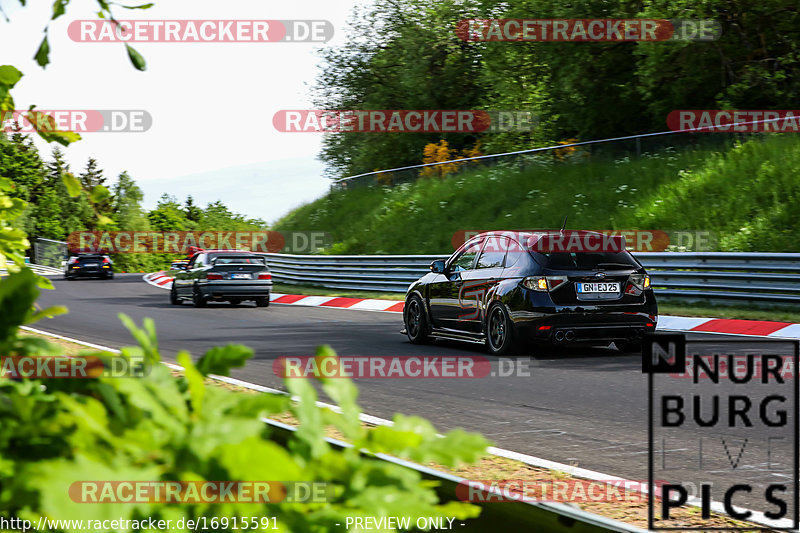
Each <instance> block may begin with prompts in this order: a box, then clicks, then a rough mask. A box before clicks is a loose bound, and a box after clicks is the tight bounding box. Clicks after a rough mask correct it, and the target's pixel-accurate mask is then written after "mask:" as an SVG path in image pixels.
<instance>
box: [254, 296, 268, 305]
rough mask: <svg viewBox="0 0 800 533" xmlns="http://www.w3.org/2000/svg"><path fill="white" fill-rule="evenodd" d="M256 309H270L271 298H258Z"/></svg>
mask: <svg viewBox="0 0 800 533" xmlns="http://www.w3.org/2000/svg"><path fill="white" fill-rule="evenodd" d="M256 307H269V296H261V297H259V298H256Z"/></svg>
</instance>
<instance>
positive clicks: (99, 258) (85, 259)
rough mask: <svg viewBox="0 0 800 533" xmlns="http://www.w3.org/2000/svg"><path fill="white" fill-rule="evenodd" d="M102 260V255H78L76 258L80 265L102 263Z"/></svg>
mask: <svg viewBox="0 0 800 533" xmlns="http://www.w3.org/2000/svg"><path fill="white" fill-rule="evenodd" d="M102 260H103V256H102V255H79V256H78V261H79V262H81V263H87V262H95V261H102Z"/></svg>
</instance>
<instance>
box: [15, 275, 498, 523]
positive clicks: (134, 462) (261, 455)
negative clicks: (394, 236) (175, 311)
mask: <svg viewBox="0 0 800 533" xmlns="http://www.w3.org/2000/svg"><path fill="white" fill-rule="evenodd" d="M33 277H34V276H33V274H31V273H30V271H29V270H27V269H26V270H25V271H24V272H23V273H20V274H15V275H13V276H11V277H9V278H6V279H4V280H2V281H0V301H2V300H3V298H4V296H5V295H6V294H7V292H6V291H8V290H10V289H9V288H10V287H12V285H13V284H14V283H17V286H18V287H27V290H26V291H25V294H26V295H27V300H25V303H28V304H30V303H32V302H33V301H34V299H35V296H36V293H35V290H33V289H34V287H33V284H32V283H33V282H32V278H33ZM17 292H18V293H19V290H18V291H17ZM24 307H25V306H21V308H20V311H19V312H17V311H16V310H15V312H13V313H4V315H3V318H2V321H3V322H2V326H3V327H2V328H0V333H1V334H3V335H4V336H3V337H2V338H0V345H1V346H3V347H4V348H5V349H4V351H3V353H4V354H12V355H18V356H19V355H29V356H35V357H43V356H46V355H48V354H49V355H56V354H57V353H58V351H59V349H58V347H56V346H53V345H50V344H49V343H47V342H46V341H45V340H43V339H41V338H32V337H25V338H20V337H18V336H17V333H16V326H17V325H19V324H22V323H24V322H26V321H27V320H26V314H25V313H24V312H22V310H24ZM120 318H121V319H122V321H123V322H124V323H125V325H126V326H127V327H128V329H129V330H130V331H131V333H132V335H133V337H134V338H135V339H136V341H137V342H138V346H134V347H128V348H123V350H122V355H121V357H124V358H137V359H141V358H144V360H145V361H146V362H147V364H148V365H152V367H151V372H150V373H149V375H147V376H146V377H143V378H133V377H128V378H120V377H99V378H93V379H49V380H37V379H26V380H20V381H13V380H0V418H2V420H3V424H2V426H0V457H1V458H0V515H2V516H4V517H10V518H14V517H17V518H21V519H28V520H31V521H33V522H34V523H35V522H36V521H37V520H38V519H39V517H40V516H43V517H46V518H49V519H59V520H69V519H82V520H104V519H109V518H113V519H120V520H143V519H148V518H153V519H154V520H159V519H164V520H167V519H171V520H174V521H177V520H178V519H180V518H186V519H197V518H198V517H207V518H211V517H226V518H228V519H229V520H232V519H233V517H239V518H240V519H241V518H244V517H252V516H255V517H260V516H265V517H274V518H276V520H277V525H278V530H279V531H287V532H288V531H295V532H298V533H305V532H309V531H317V532H325V531H339V530H341V526H340V525H339V524H341V523H343V522H344V521H345V518H346V517H347V516H377V517H380V516H395V515H402V516H408V517H411V520H412V523H413V522H414V521H415V520H416V518H417V517H423V516H427V517H445V516H449V517H457V518H458V519H460V520H465V519H468V518H472V517H475V516H477V514H478V513H479V508H477V507H475V506H473V505H471V504H469V503H465V502H454V501H451V502H447V503H440V502H439V498H438V496H437V494H436V492H435V483H431V482H429V481H424V480H423V479H422V476H421V474H420V473H418V472H417V471H415V470H410V469H407V468H404V467H401V466H398V465H395V464H392V463H388V462H384V461H380V460H378V459H375V458H374V454H375V453H378V452H382V453H390V454H393V455H396V456H398V457H404V458H407V459H410V460H414V461H419V462H423V463H426V462H429V461H435V462H437V463H439V464H443V465H448V466H456V465H459V464H461V463H462V462H465V461H467V462H472V461H475V460H476V459H478V458H479V457H480V456H481V455H482V454H483V453H484V452H485V449H486V446H487V442H486V441H485V440H484V439H483V438H482V437H480V436H479V435H474V434H468V433H465V432H463V431H460V430H456V431H452V432H450V433H447V434H446V435H444V436H437V434H436V431H435V430H434V428H433V427H432V426H431V425H430V424H429V423H428V422H427V421H425V420H422V419H420V418H417V417H405V416H402V415H397V416H396V417H395V419H394V426H392V427H385V426H382V427H378V428H372V429H367V428H365V427H364V426H363V425H362V424H361V423H360V421H359V415H360V413H361V410H360V408H359V406H358V404H357V403H356V400H357V389H356V387H355V385H354V384H353V383H352V382H351V381H350V380H349V379H345V378H328V379H321V380H320V385H321V387H322V389H323V390H324V391H325V393H326V394H327V395H328V396H329V397H330V398H332V399H333V400H334V402H336V404H337V405H338V407H339V408H340V411H338V412H334V411H333V410H331V409H328V408H324V409H323V408H320V407H318V406H317V405H316V400H317V392H316V389H315V388H314V386H313V385H312V384H311V383H310V382H309V381H308V380H304V379H294V380H287V381H286V386H287V388H288V389H289V391H290V392H291V393H292V394H293V395H295V396H297V398H298V400H297V401H289V397H288V396H284V395H278V394H245V393H236V392H232V391H229V390H227V389H225V388H222V387H219V386H213V385H207V384H206V383H205V376H206V375H207V374H209V373H212V372H213V373H214V374H216V375H228V374H229V372H230V369H231V368H232V367H241V366H243V365H244V364H245V362H246V361H247V359H249V358H250V357H251V356H252V355H253V352H252V350H251V349H249V348H247V347H245V346H241V345H227V346H223V347H218V348H213V349H212V350H210V351H208V352H207V353H206V354H205V355H204V356H203V357H201V358H200V359H199V360H197V361H196V362H193V361H192V358H191V356H190V355H189V354H188V353H187V352H180V353H179V354H178V356H177V360H178V362H179V363H180V364H181V365H182V366H183V367H184V372H183V376H182V377H176V376H174V375H173V374H172V372H171V371H170V370H169V369H168V368H167V367H166V366H164V365H161V364H158V363H159V361H160V355H159V349H158V341H157V338H156V333H155V328H154V325H153V322H152V320H150V319H145V320H144V322H143V325H142V327H139V326H137V325H135V324H134V323H133V321H132V320H130V319H129V318H128V317H126V316H124V315H121V316H120ZM5 326H11V327H10V328H9V327H5ZM9 348H10V349H9ZM81 355H94V356H99V357H102V356H103V354H96V353H91V352H84V353H82V354H81ZM106 355H107V354H106ZM317 356H318V357H321V358H322V357H324V358H330V357H335V354H334V353H333V351H332V350H331V349H330V348H329V347H321V348H319V350H318V353H317ZM285 413H291V414H292V415H293V416H294V417H295V418H296V419H297V420H298V421H299V423H300V426H299V429H298V430H297V431H296V432H294V433H293V434H291V435H290V436H289V438H288V441H286V442H284V439H283V438H281V439H278V440H275V439H274V435H273V430H272V429H271V428H270V426H268V425H266V424H264V423H263V422H262V421H261V418H262V417H264V416H268V415H276V414H285ZM32 420H35V421H36V423H32ZM329 427H332V428H335V429H336V430H338V431H339V432H341V433H342V434H343V435H344V436H345V437H346V438H347V439H348V440H350V441H351V442H352V443H353V444H354V446H353V447H351V448H345V449H343V450H339V449H337V448H334V447H333V446H331V445H330V444H329V443H328V442H327V440H326V439H325V432H326V430H327V428H329ZM220 480H224V481H275V482H303V481H308V482H324V483H327V484H328V487H327V490H326V494H329V495H330V496H329V499H328V500H327V501H324V502H320V501H309V502H302V503H301V502H298V503H295V502H291V503H289V502H270V503H198V504H188V503H147V502H137V503H123V502H117V503H103V504H98V505H87V504H86V503H79V502H76V501H74V500H73V499H72V498H71V497H70V491H69V489H70V486H71V485H72V484H73V483H75V482H79V481H99V482H103V481H112V482H113V481H129V482H136V481H141V482H148V481H194V482H197V481H220ZM175 523H176V522H173V524H175ZM172 530H173V531H175V530H179V529H178V528H176V527H174V526H173V529H172ZM62 531H65V532H73V531H75V532H76V533H77V532H78V531H81V529H79V528H77V527H76V528H74V529H73V528H70V527H67V526H64V528H63V529H62ZM121 531H125V530H121Z"/></svg>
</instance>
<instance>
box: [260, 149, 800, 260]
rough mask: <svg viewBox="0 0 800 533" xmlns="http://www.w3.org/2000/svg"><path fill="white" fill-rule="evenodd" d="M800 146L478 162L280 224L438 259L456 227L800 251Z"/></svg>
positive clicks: (349, 245)
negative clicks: (690, 235) (618, 234)
mask: <svg viewBox="0 0 800 533" xmlns="http://www.w3.org/2000/svg"><path fill="white" fill-rule="evenodd" d="M798 169H800V139H798V138H797V136H796V135H791V134H787V135H780V134H769V135H765V136H763V137H760V138H755V139H751V140H749V141H747V142H745V143H742V144H737V145H733V146H729V147H727V148H720V149H711V148H702V149H700V148H694V149H685V150H681V151H675V150H664V151H661V152H658V153H653V154H645V155H643V156H642V157H638V158H628V157H625V158H621V159H612V158H609V157H600V156H595V157H592V158H588V159H585V160H582V161H578V162H573V163H566V162H565V163H553V162H547V163H545V162H541V161H531V162H530V164H529V165H527V166H525V167H524V168H522V169H520V168H518V167H514V166H509V165H507V164H498V165H496V166H493V167H479V168H476V169H473V170H468V171H464V172H463V173H462V174H458V175H456V176H453V177H450V178H446V179H431V178H422V179H419V180H417V181H415V182H413V183H408V184H403V185H398V186H396V187H393V188H390V187H357V188H353V189H351V190H339V191H332V192H330V193H328V194H326V195H325V196H323V197H322V198H319V199H318V200H315V201H314V202H311V203H309V204H306V205H304V206H301V207H299V208H297V209H295V210H294V211H292V212H290V213H289V214H287V215H286V216H285V217H283V218H282V219H281V220H279V221H278V222H277V223H276V224H275V227H274V228H273V229H275V230H278V231H308V230H313V229H324V230H325V231H326V232H328V233H330V234H331V235H332V236H333V240H334V245H333V247H332V248H331V249H330V250H329V252H330V253H337V254H392V253H397V254H439V253H446V252H448V250H449V251H452V250H453V242H452V241H453V235H454V234H455V233H456V232H458V231H459V230H492V229H504V230H513V229H526V228H527V229H534V228H558V227H560V226H561V223H562V221H563V220H564V217H565V216H567V215H568V216H569V226H568V227H569V228H571V229H594V230H610V229H614V230H629V229H650V230H664V231H707V232H710V233H711V235H713V236H714V237H715V239H714V240H715V241H716V243H715V245H713V248H712V249H716V250H721V251H774V252H797V251H800V241H798V239H797V238H796V235H795V232H794V231H793V230H792V229H791V228H795V227H798V226H800V210H797V209H796V208H795V206H796V205H797V204H798V203H800V180H798V179H797V172H798Z"/></svg>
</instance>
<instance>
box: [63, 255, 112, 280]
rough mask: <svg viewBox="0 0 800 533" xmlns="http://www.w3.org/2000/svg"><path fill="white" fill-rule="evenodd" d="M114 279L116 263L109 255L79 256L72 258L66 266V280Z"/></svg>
mask: <svg viewBox="0 0 800 533" xmlns="http://www.w3.org/2000/svg"><path fill="white" fill-rule="evenodd" d="M78 277H84V278H89V277H91V278H103V279H112V278H113V277H114V262H113V261H111V258H110V257H108V256H107V255H102V254H77V255H73V256H70V258H69V259H68V260H67V262H66V264H64V279H69V280H72V279H75V278H78Z"/></svg>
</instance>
